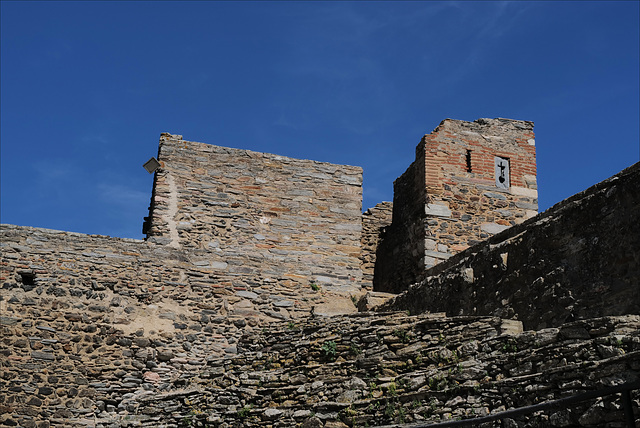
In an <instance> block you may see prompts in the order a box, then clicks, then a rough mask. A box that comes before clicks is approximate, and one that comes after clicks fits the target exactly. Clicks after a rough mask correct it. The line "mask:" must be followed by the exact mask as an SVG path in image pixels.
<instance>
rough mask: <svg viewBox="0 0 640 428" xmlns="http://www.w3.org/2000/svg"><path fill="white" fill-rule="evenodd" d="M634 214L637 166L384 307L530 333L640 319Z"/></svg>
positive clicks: (435, 271) (639, 199)
mask: <svg viewBox="0 0 640 428" xmlns="http://www.w3.org/2000/svg"><path fill="white" fill-rule="evenodd" d="M639 212H640V163H636V164H635V165H633V166H631V167H629V168H627V169H626V170H624V171H622V172H620V173H619V174H617V175H615V176H613V177H612V178H610V179H608V180H605V181H603V182H601V183H599V184H597V185H595V186H593V187H591V188H589V189H587V190H585V191H583V192H581V193H579V194H577V195H575V196H573V197H571V198H569V199H567V200H565V201H563V202H560V203H558V204H557V205H555V206H554V207H552V208H550V209H549V210H547V211H546V212H544V213H542V214H539V215H538V216H536V217H534V218H532V219H529V220H527V221H526V222H524V223H522V224H520V225H517V226H514V227H512V228H510V229H508V230H506V231H504V232H502V233H500V234H498V235H496V236H493V237H491V238H489V239H488V240H487V241H485V242H483V243H482V244H479V245H476V246H474V247H472V248H469V249H468V250H466V251H464V252H461V253H459V254H457V255H456V256H453V257H452V258H450V259H449V260H448V261H446V262H444V263H441V264H439V265H437V266H435V267H434V268H432V269H431V270H429V271H427V278H426V279H425V280H423V281H422V282H420V283H418V284H415V285H414V286H412V287H410V288H409V290H407V292H405V293H403V294H402V295H399V296H398V297H396V298H395V299H393V300H392V301H390V302H388V303H386V304H384V305H382V307H381V310H410V311H411V313H420V312H425V311H435V312H442V311H445V312H446V313H447V314H449V315H461V314H464V315H492V316H500V317H502V318H514V319H518V320H520V321H522V322H523V323H524V326H525V328H527V329H540V328H545V327H552V326H553V327H556V326H560V325H562V324H563V323H564V322H568V321H571V320H574V319H585V318H592V317H597V316H605V315H620V314H640V287H638V284H640V222H638V213H639ZM452 296H455V297H452Z"/></svg>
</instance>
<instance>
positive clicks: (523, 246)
mask: <svg viewBox="0 0 640 428" xmlns="http://www.w3.org/2000/svg"><path fill="white" fill-rule="evenodd" d="M532 127H533V124H532V123H531V122H523V121H515V120H507V119H479V120H477V121H475V122H472V123H470V122H462V121H454V120H445V121H443V122H442V123H441V124H440V126H438V127H437V128H436V129H435V130H434V131H433V133H431V134H429V135H426V136H425V137H424V138H423V139H422V141H421V143H420V144H419V145H418V147H417V149H416V161H415V162H414V163H413V164H412V165H411V166H410V167H409V168H408V170H407V172H405V173H404V174H403V175H402V176H401V177H400V178H398V180H396V182H395V185H394V192H395V194H394V202H393V204H391V203H389V202H385V203H381V204H378V205H377V206H376V207H373V208H371V209H369V210H367V211H366V212H365V213H364V214H361V200H362V199H361V194H362V193H361V185H362V170H361V169H360V168H358V167H352V166H343V165H333V164H328V163H321V162H314V161H309V160H299V159H291V158H286V157H282V156H277V155H271V154H264V153H256V152H252V151H247V150H239V149H230V148H224V147H217V146H212V145H207V144H202V143H195V142H189V141H185V140H183V138H182V137H181V136H178V135H171V134H162V135H161V139H160V148H159V152H158V160H159V164H160V167H159V169H158V170H157V171H156V175H155V178H154V187H153V194H152V198H151V206H150V208H149V217H147V218H146V221H145V225H144V232H145V233H146V235H147V238H146V239H145V240H134V239H121V238H113V237H109V236H98V235H84V234H78V233H71V232H63V231H55V230H47V229H40V228H34V227H22V226H13V225H2V226H1V227H0V249H1V250H2V252H1V259H0V260H1V261H0V268H1V269H0V284H1V286H0V368H1V371H0V425H2V426H24V427H37V428H48V427H50V426H93V427H104V428H107V427H120V426H125V427H128V426H143V427H158V426H167V427H178V426H215V427H221V428H222V427H225V428H229V427H241V426H242V427H243V426H253V427H265V428H266V427H271V428H273V427H290V426H303V427H323V428H347V427H355V426H381V425H387V426H388V425H389V424H396V425H393V426H398V425H397V424H403V423H410V422H411V423H438V422H452V421H453V420H456V419H473V421H472V423H476V422H478V423H480V422H482V424H483V425H482V426H487V427H498V426H510V427H531V426H551V427H568V426H580V427H608V428H620V427H623V426H625V424H626V426H633V424H634V423H637V421H640V411H639V410H638V405H639V404H640V395H639V394H638V389H639V388H640V288H639V287H638V286H637V285H638V283H639V282H640V258H639V257H638V255H639V254H640V222H638V221H637V218H638V213H639V212H640V163H637V164H635V165H633V166H631V167H629V168H627V169H626V170H624V171H622V172H620V173H619V174H617V175H616V176H614V177H612V178H610V179H608V180H605V181H603V182H602V183H599V184H597V185H595V186H593V187H591V188H589V189H587V190H585V191H584V192H581V193H579V194H577V195H575V196H573V197H571V198H569V199H567V200H565V201H562V202H560V203H559V204H557V205H556V206H554V207H552V208H550V209H549V210H547V211H545V212H544V213H541V214H538V215H534V214H535V212H536V210H537V193H536V192H537V189H536V169H535V146H534V136H533V132H532ZM532 216H533V217H532ZM529 217H531V218H529ZM509 226H511V227H509ZM467 247H468V248H467ZM372 289H373V290H387V291H393V292H395V293H398V292H399V294H397V295H395V296H394V297H392V298H390V296H391V295H390V294H387V293H378V292H376V291H371V290H372ZM381 296H382V297H381ZM383 297H384V302H382V301H381V300H382V299H383ZM376 298H377V299H379V300H378V302H379V303H381V304H380V305H378V306H377V307H375V308H373V307H372V305H371V302H372V301H375V299H376ZM356 303H357V304H358V305H357V306H358V308H359V309H360V310H361V311H360V312H357V309H356ZM525 330H526V331H525ZM478 418H483V419H478Z"/></svg>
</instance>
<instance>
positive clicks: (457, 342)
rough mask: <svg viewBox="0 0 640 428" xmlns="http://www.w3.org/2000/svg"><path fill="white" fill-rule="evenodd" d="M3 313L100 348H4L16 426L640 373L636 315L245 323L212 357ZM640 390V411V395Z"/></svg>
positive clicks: (590, 419) (349, 413)
mask: <svg viewBox="0 0 640 428" xmlns="http://www.w3.org/2000/svg"><path fill="white" fill-rule="evenodd" d="M0 321H1V322H2V328H3V334H5V336H4V337H12V338H14V340H23V341H27V342H31V343H36V342H40V343H41V342H43V341H47V343H46V344H45V346H48V347H51V346H52V342H54V341H58V343H59V344H60V346H61V347H65V346H67V345H69V344H71V346H75V344H77V343H80V344H83V345H84V346H87V345H90V347H92V348H93V352H90V351H88V352H87V353H86V355H83V357H84V358H83V360H81V359H80V358H78V357H79V356H80V354H79V353H78V352H75V353H74V352H73V351H54V352H51V351H45V350H40V351H34V350H32V351H31V352H30V354H31V355H30V357H29V356H28V355H29V353H28V352H26V353H25V352H23V351H22V350H23V349H24V348H21V347H20V345H19V344H18V345H16V344H14V343H12V344H10V345H9V346H7V344H5V345H4V349H5V351H4V352H3V353H2V356H0V358H1V359H2V360H1V361H2V365H3V368H4V372H3V377H2V383H3V385H2V386H3V388H2V389H3V391H8V393H6V394H4V395H1V396H0V398H1V399H2V400H0V405H1V406H2V410H3V413H4V414H3V416H1V417H0V418H2V419H1V422H2V424H4V425H8V426H10V425H15V424H19V425H21V426H39V427H46V426H50V425H51V424H52V425H67V426H83V425H91V426H96V427H119V426H220V427H231V426H237V427H240V426H261V427H287V426H296V425H300V424H303V423H304V424H305V425H304V426H307V427H309V426H311V427H314V426H316V427H322V426H324V427H333V428H340V427H342V428H344V427H347V426H367V425H369V426H375V425H382V424H389V423H408V422H439V421H446V420H455V419H466V418H472V417H477V416H481V415H487V414H493V413H496V412H500V411H504V410H507V409H511V408H517V407H522V406H525V405H530V404H534V403H540V402H545V401H549V400H554V399H559V398H563V397H567V396H572V395H575V394H577V393H580V392H585V391H591V390H596V389H599V388H602V387H606V386H612V385H619V384H621V383H624V382H630V381H635V380H637V379H638V375H639V372H640V337H639V336H638V334H639V332H640V318H639V317H637V316H626V317H607V318H600V319H594V320H588V321H580V322H575V323H570V324H567V325H565V326H563V327H561V328H554V329H545V330H542V331H538V332H524V333H519V334H514V333H515V332H514V331H512V327H513V326H512V325H511V324H509V323H507V324H505V323H504V322H503V321H501V320H500V319H498V318H490V317H454V318H446V317H444V316H442V315H421V316H407V315H406V314H403V313H395V314H370V313H369V314H357V315H353V316H341V317H335V318H324V317H320V318H305V319H300V320H297V321H296V322H291V323H288V322H279V323H274V324H271V325H269V326H267V327H265V328H258V329H251V330H246V331H245V334H244V335H243V336H242V337H241V338H240V339H239V341H238V342H237V344H236V348H237V353H236V352H233V353H227V354H226V355H224V356H219V357H216V356H213V355H211V356H208V357H207V358H204V359H202V360H196V359H193V358H191V357H189V356H187V355H186V351H185V349H184V346H180V345H178V344H176V345H175V346H174V347H173V350H172V353H171V355H167V351H166V350H162V344H161V343H160V342H159V341H157V340H148V339H147V338H146V337H144V336H143V335H141V336H136V335H133V336H129V337H118V338H117V339H115V340H114V339H113V338H110V337H111V336H109V334H108V332H105V331H101V330H100V329H98V330H97V331H95V332H91V331H83V332H77V333H73V335H71V337H68V333H66V332H64V331H62V330H57V329H55V330H54V329H53V328H49V329H47V328H42V327H43V326H41V327H40V328H37V327H34V326H25V321H26V319H25V318H21V317H19V316H14V317H3V318H1V319H0ZM79 323H82V321H79ZM84 330H87V329H86V326H85V328H84ZM516 332H517V330H516ZM7 333H9V334H10V336H8V335H7ZM65 333H66V334H65ZM75 335H80V336H81V338H80V340H77V339H75V337H74V336H75ZM34 336H38V337H34ZM45 336H46V338H45ZM100 340H103V341H104V342H103V343H102V344H99V346H98V347H97V348H96V344H97V343H98V342H99V341H100ZM186 343H191V344H192V346H194V347H195V346H202V345H203V343H204V342H199V343H198V342H196V343H193V342H189V339H187V340H186ZM100 348H102V349H100ZM107 350H108V352H105V351H107ZM7 354H9V355H7ZM111 355H115V357H112V356H111ZM74 357H75V358H74ZM107 358H109V361H107ZM632 397H633V400H634V402H635V406H636V408H637V406H638V402H639V400H640V397H639V396H638V394H637V392H634V393H633V396H632ZM637 417H638V418H640V413H638V414H637ZM622 420H623V416H622V409H621V403H620V399H619V397H617V396H609V397H605V398H603V399H595V400H591V401H588V402H585V403H582V404H580V405H576V406H572V407H570V408H569V409H559V410H554V411H551V412H538V413H537V414H535V415H530V416H526V417H520V418H515V419H510V420H508V421H507V422H508V423H510V424H511V425H510V426H531V425H532V424H536V423H537V424H544V425H546V426H558V427H560V426H591V427H596V426H597V427H612V428H613V427H617V426H620V425H619V422H620V421H622Z"/></svg>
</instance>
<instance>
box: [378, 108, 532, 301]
mask: <svg viewBox="0 0 640 428" xmlns="http://www.w3.org/2000/svg"><path fill="white" fill-rule="evenodd" d="M496 158H500V159H502V161H503V163H502V164H503V165H505V164H508V167H505V168H506V169H505V180H506V181H505V183H504V185H503V186H502V187H499V185H498V184H497V183H499V181H498V178H499V177H497V176H496V173H497V172H496ZM537 198H538V194H537V184H536V157H535V137H534V134H533V123H532V122H526V121H519V120H511V119H478V120H476V121H474V122H465V121H461V120H451V119H446V120H444V121H443V122H442V123H440V125H439V126H438V127H437V128H436V129H435V130H434V131H433V132H432V133H431V134H427V135H425V136H424V137H423V139H422V141H421V142H420V144H418V146H417V148H416V160H415V161H414V162H413V164H412V165H411V166H410V167H409V168H408V169H407V171H406V172H405V173H404V174H403V175H402V176H400V177H399V178H398V179H397V180H396V181H395V183H394V211H393V222H392V225H391V227H390V228H388V231H387V234H386V236H385V239H384V240H383V242H382V243H381V249H380V257H379V258H380V260H381V264H380V266H376V276H375V278H374V289H376V290H377V291H386V292H394V293H398V292H400V291H402V290H404V289H406V288H407V287H408V286H409V285H410V284H412V283H414V282H417V281H419V280H421V279H422V278H423V277H424V272H425V270H426V269H428V268H430V267H432V266H434V265H436V264H437V263H439V262H441V261H443V260H446V259H448V258H449V257H451V256H452V255H454V254H456V253H458V252H460V251H462V250H464V249H466V248H468V247H469V246H471V245H474V244H476V243H478V242H481V241H483V240H484V239H486V238H488V237H490V236H492V235H494V234H495V233H498V232H500V231H502V230H504V229H506V228H508V227H511V226H513V225H516V224H519V223H522V222H523V221H524V220H526V219H527V218H530V217H532V216H533V215H535V214H537V210H538V199H537Z"/></svg>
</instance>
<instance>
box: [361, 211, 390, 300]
mask: <svg viewBox="0 0 640 428" xmlns="http://www.w3.org/2000/svg"><path fill="white" fill-rule="evenodd" d="M392 209H393V204H392V203H391V202H381V203H379V204H377V205H376V206H375V207H373V208H369V209H368V210H367V211H365V212H364V213H363V214H362V255H361V258H362V283H363V286H364V287H365V288H366V289H371V288H372V287H373V276H374V272H375V266H376V260H377V251H378V246H379V244H380V239H381V236H382V234H383V233H384V229H385V228H386V227H387V226H389V225H390V224H391V214H392Z"/></svg>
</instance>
